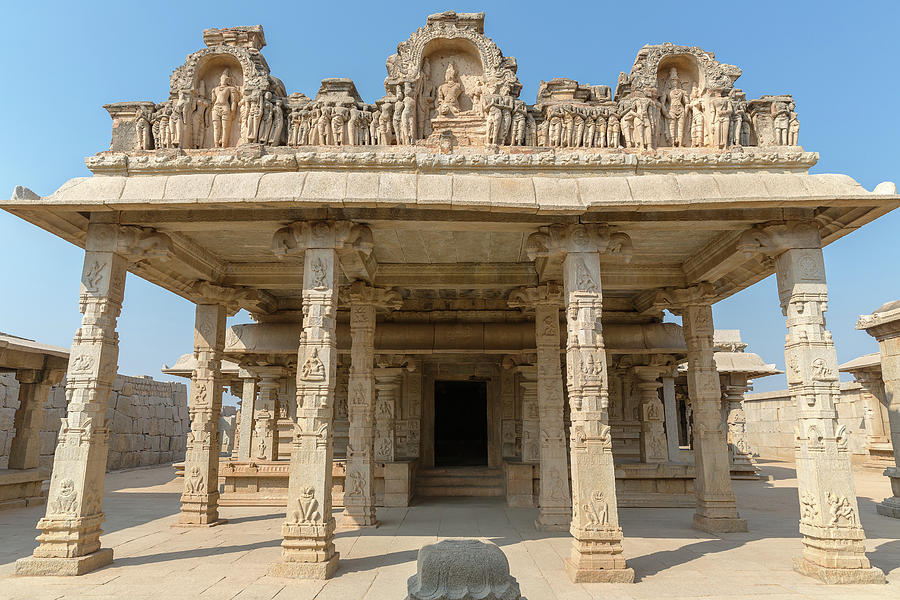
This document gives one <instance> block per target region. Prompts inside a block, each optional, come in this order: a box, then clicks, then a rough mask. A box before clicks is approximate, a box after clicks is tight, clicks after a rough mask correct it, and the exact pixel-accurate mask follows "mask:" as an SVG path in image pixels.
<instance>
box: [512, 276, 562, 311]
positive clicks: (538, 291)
mask: <svg viewBox="0 0 900 600" xmlns="http://www.w3.org/2000/svg"><path fill="white" fill-rule="evenodd" d="M508 302H509V306H510V308H519V309H521V310H522V311H523V312H524V311H527V310H534V307H535V306H537V305H539V304H551V305H554V306H562V304H563V289H562V286H561V285H560V284H559V283H556V282H548V283H545V284H543V285H539V286H535V287H521V288H517V289H514V290H512V291H511V292H510V293H509V300H508Z"/></svg>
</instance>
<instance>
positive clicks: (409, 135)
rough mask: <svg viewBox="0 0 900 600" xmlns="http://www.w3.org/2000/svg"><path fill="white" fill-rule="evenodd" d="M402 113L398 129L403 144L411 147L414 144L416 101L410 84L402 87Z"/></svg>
mask: <svg viewBox="0 0 900 600" xmlns="http://www.w3.org/2000/svg"><path fill="white" fill-rule="evenodd" d="M404 92H405V93H404V94H403V113H402V114H401V115H400V127H401V130H402V134H403V135H402V137H403V143H404V144H406V145H411V144H415V143H416V100H415V98H413V89H412V84H409V83H407V84H406V85H405V86H404Z"/></svg>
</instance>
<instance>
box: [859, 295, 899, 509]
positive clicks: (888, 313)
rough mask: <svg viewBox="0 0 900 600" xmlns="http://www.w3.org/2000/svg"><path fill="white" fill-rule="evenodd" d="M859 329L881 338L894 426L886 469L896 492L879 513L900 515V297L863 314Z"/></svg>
mask: <svg viewBox="0 0 900 600" xmlns="http://www.w3.org/2000/svg"><path fill="white" fill-rule="evenodd" d="M856 328H857V329H865V330H866V333H868V334H869V335H871V336H872V337H874V338H875V339H877V340H878V349H879V350H880V352H881V379H882V381H883V382H884V397H885V403H886V404H887V408H888V420H889V422H890V426H891V442H892V445H893V447H894V461H895V462H894V466H892V467H888V468H887V469H885V470H884V474H885V475H886V476H887V477H889V478H890V480H891V491H892V492H893V496H891V497H890V498H885V499H884V500H883V501H882V502H879V503H878V504H876V505H875V509H876V510H877V511H878V514H880V515H885V516H888V517H894V518H895V519H900V301H896V300H895V301H894V302H888V303H887V304H885V305H884V306H882V307H881V308H879V309H878V310H877V311H875V312H874V313H873V314H871V315H863V316H861V317H860V318H859V322H858V323H857V324H856Z"/></svg>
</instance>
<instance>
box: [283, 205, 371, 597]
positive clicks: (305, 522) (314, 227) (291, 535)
mask: <svg viewBox="0 0 900 600" xmlns="http://www.w3.org/2000/svg"><path fill="white" fill-rule="evenodd" d="M371 236H372V234H371V231H369V229H368V228H367V227H365V226H361V225H356V224H353V223H347V222H340V221H338V222H334V221H317V222H300V223H294V224H293V225H290V226H288V227H285V228H282V229H280V230H278V231H277V232H276V233H275V235H274V237H273V239H272V249H273V252H274V253H275V254H276V256H279V257H286V256H290V255H303V292H302V294H303V329H302V331H301V333H300V344H299V348H298V349H297V413H296V414H297V423H296V426H295V429H294V438H293V442H292V444H291V466H290V477H289V483H288V500H287V516H286V521H285V523H284V525H283V527H282V534H283V537H284V540H283V541H282V544H281V548H282V550H281V561H280V562H277V563H275V564H273V565H272V567H271V569H270V573H271V574H272V575H275V576H288V577H308V578H316V579H325V578H328V577H330V576H331V575H333V574H334V572H335V570H336V569H337V564H338V555H337V553H336V552H335V550H334V542H333V540H334V528H335V521H334V518H333V517H332V514H331V484H332V481H331V469H332V464H331V463H332V453H333V444H332V436H333V433H332V425H333V422H332V421H333V417H334V393H335V378H336V377H335V375H336V369H337V343H336V340H335V313H336V311H337V301H338V289H337V286H338V277H339V261H340V263H341V264H342V265H344V263H345V259H346V264H345V265H344V268H345V274H347V275H348V276H350V275H351V273H352V274H353V275H354V276H353V277H352V279H358V278H363V279H365V278H368V277H369V276H370V273H369V272H368V271H367V272H366V273H365V277H357V276H356V275H358V274H359V273H358V271H359V270H360V266H361V265H363V266H366V267H368V266H373V265H374V263H373V261H372V257H371V252H372V245H371V239H372V237H371Z"/></svg>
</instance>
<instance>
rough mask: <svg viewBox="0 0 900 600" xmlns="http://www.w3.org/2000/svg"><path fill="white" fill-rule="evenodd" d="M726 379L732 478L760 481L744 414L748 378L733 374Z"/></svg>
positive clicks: (726, 422)
mask: <svg viewBox="0 0 900 600" xmlns="http://www.w3.org/2000/svg"><path fill="white" fill-rule="evenodd" d="M723 377H724V385H723V386H722V397H723V398H724V400H725V408H726V411H727V412H726V413H725V415H726V416H725V424H726V426H727V427H728V431H727V434H726V440H727V442H728V458H729V460H730V463H731V467H730V468H731V476H732V477H733V478H735V479H758V478H759V470H758V469H757V468H756V464H754V462H753V457H752V456H751V455H750V443H749V442H748V441H747V414H746V413H745V412H744V393H745V392H746V391H747V390H748V389H750V385H749V384H748V383H747V376H746V375H743V374H741V373H731V374H729V375H727V376H723Z"/></svg>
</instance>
